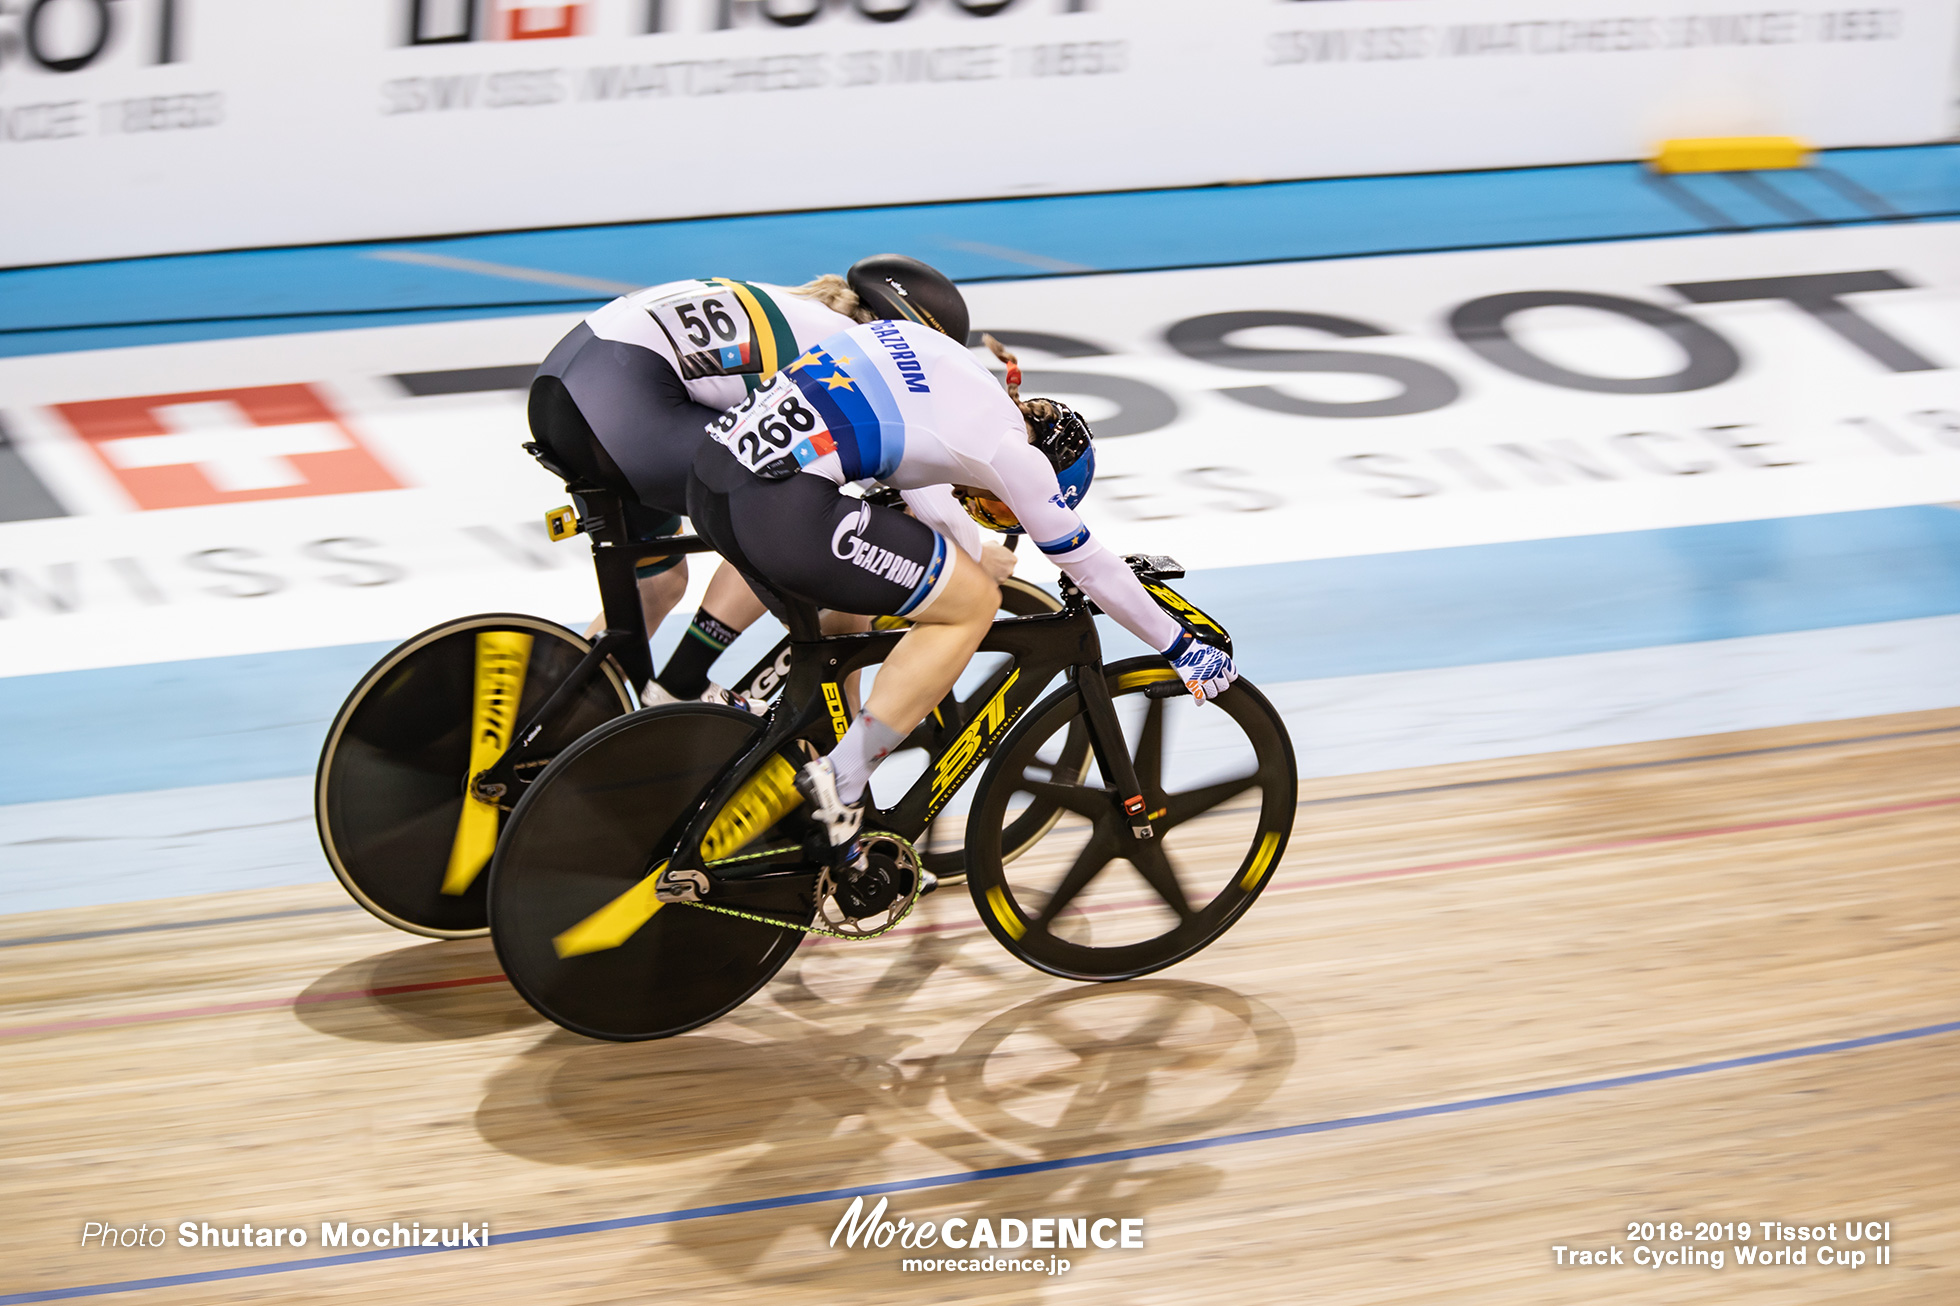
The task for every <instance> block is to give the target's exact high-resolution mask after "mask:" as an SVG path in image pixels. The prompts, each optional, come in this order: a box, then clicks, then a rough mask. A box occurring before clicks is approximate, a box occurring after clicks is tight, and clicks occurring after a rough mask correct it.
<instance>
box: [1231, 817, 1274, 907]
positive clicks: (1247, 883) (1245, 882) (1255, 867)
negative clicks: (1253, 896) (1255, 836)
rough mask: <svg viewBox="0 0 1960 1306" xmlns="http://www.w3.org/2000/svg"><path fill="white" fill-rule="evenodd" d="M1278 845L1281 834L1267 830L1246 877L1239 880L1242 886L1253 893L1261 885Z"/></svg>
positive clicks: (1247, 869) (1247, 868)
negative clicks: (1260, 882)
mask: <svg viewBox="0 0 1960 1306" xmlns="http://www.w3.org/2000/svg"><path fill="white" fill-rule="evenodd" d="M1278 847H1279V834H1278V833H1277V832H1275V831H1272V830H1268V831H1266V836H1265V837H1264V838H1263V839H1261V840H1260V841H1259V851H1258V853H1256V854H1255V855H1254V856H1253V858H1252V865H1250V866H1248V867H1246V871H1245V877H1244V878H1243V879H1241V880H1240V881H1239V887H1240V888H1242V889H1244V890H1245V891H1246V892H1247V893H1251V892H1252V891H1253V890H1254V889H1256V888H1258V887H1259V881H1261V880H1263V879H1265V878H1266V870H1267V868H1268V867H1270V866H1271V865H1272V864H1273V852H1274V851H1275V850H1276V849H1277V848H1278Z"/></svg>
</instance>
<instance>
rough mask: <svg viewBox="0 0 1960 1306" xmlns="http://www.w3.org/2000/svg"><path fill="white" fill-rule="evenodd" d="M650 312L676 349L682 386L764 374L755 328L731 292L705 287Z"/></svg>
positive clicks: (657, 305)
mask: <svg viewBox="0 0 1960 1306" xmlns="http://www.w3.org/2000/svg"><path fill="white" fill-rule="evenodd" d="M644 307H645V308H646V311H647V314H648V315H649V316H650V317H652V318H653V320H654V322H655V323H656V324H657V325H658V326H659V327H660V329H661V331H663V332H664V333H666V336H667V341H668V343H669V344H671V345H673V347H674V357H675V358H677V359H679V360H680V373H681V379H682V380H684V381H698V380H700V379H701V378H702V377H707V376H740V375H742V374H743V373H747V372H760V371H761V370H762V355H761V351H760V350H759V349H757V348H756V341H755V324H754V323H753V322H751V321H750V320H749V311H748V309H747V308H745V307H744V306H743V304H742V301H741V300H740V299H739V298H737V297H736V295H735V292H734V291H733V290H730V289H728V288H727V287H726V286H713V285H709V284H707V283H705V282H704V283H702V284H701V285H700V288H699V289H698V290H688V291H683V292H681V293H680V294H676V295H668V296H667V297H666V298H665V299H656V300H654V301H653V302H652V303H651V304H647V305H644Z"/></svg>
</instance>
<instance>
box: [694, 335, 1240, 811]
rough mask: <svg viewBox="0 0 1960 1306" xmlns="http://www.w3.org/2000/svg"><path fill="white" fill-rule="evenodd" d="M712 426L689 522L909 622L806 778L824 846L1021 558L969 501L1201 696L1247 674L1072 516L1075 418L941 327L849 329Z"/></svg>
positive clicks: (719, 541) (721, 545)
mask: <svg viewBox="0 0 1960 1306" xmlns="http://www.w3.org/2000/svg"><path fill="white" fill-rule="evenodd" d="M1001 352H1003V353H1004V351H1001ZM1008 361H1009V364H1010V366H1009V380H1010V385H1013V386H1016V387H1018V382H1019V375H1018V368H1015V367H1014V366H1013V365H1012V361H1011V356H1010V357H1009V360H1008ZM1071 432H1074V433H1075V434H1076V438H1075V439H1074V440H1073V441H1071V440H1070V438H1069V435H1070V433H1071ZM710 434H711V435H712V436H713V443H711V444H707V445H704V446H703V447H702V450H701V452H700V454H699V455H698V456H697V457H696V459H695V464H694V476H693V479H692V480H691V482H690V484H689V488H688V514H689V516H690V517H692V518H693V520H694V523H695V526H696V528H697V529H698V530H700V531H701V533H702V534H703V535H704V536H706V537H707V538H708V539H709V540H710V541H711V542H712V543H714V545H715V547H716V548H717V549H718V550H719V551H720V552H721V553H722V555H723V556H724V557H726V558H728V559H729V560H730V561H731V562H733V563H735V565H736V566H737V567H739V568H741V569H742V570H743V572H744V573H745V574H746V575H748V576H749V578H750V580H751V581H752V582H754V583H755V584H756V585H757V586H758V588H759V590H760V591H765V592H766V591H775V592H778V593H787V594H790V595H794V596H796V597H800V598H802V599H805V600H806V601H809V602H812V603H815V604H817V605H818V606H821V607H829V608H834V609H837V610H840V611H845V612H859V613H880V612H892V613H897V614H899V615H901V616H905V617H908V618H910V619H911V621H912V622H913V623H914V625H913V628H912V629H911V630H910V631H908V632H907V633H906V635H905V637H904V638H903V639H902V640H901V641H900V642H899V645H898V647H897V648H896V649H894V650H893V652H892V655H891V657H890V658H889V659H887V660H886V662H885V664H884V666H883V667H882V668H881V669H880V671H879V673H878V678H877V680H876V682H875V683H874V685H873V687H872V693H871V697H870V700H869V701H868V702H867V703H866V704H865V709H864V711H863V712H862V713H861V714H860V715H859V717H858V719H857V720H856V721H855V722H854V723H852V725H851V727H850V729H849V731H847V732H846V734H845V736H844V738H843V739H842V740H840V741H839V743H838V745H837V747H836V749H835V750H834V751H833V752H831V753H830V754H829V755H828V756H827V757H824V758H820V759H818V760H816V761H815V762H812V763H810V764H808V765H807V766H805V767H804V769H803V773H802V775H801V776H799V779H798V786H799V788H801V789H802V790H803V791H804V793H805V796H806V797H808V798H809V799H810V801H811V802H812V804H813V805H814V806H815V807H816V809H817V813H818V815H819V817H820V818H822V819H823V820H825V821H826V823H827V824H828V825H829V828H830V835H831V842H832V843H833V845H839V846H841V845H843V844H846V843H848V842H849V841H850V839H851V838H852V837H853V836H854V835H855V833H856V830H857V827H858V824H859V822H860V821H861V819H862V813H863V802H864V792H865V788H866V785H867V784H868V782H869V780H870V776H871V772H872V771H873V770H874V769H875V768H876V766H877V764H878V763H879V762H880V761H881V760H883V758H884V757H885V755H886V754H887V753H889V752H890V751H891V750H892V749H893V748H894V747H896V746H897V744H898V743H899V741H901V740H903V739H904V738H905V736H906V735H907V734H909V733H910V732H911V730H912V729H913V727H915V726H916V725H917V724H918V723H919V722H920V721H921V720H923V719H924V717H925V714H926V712H927V711H928V710H930V708H931V707H932V705H933V704H935V703H937V702H938V701H939V700H940V699H941V698H942V697H943V696H944V695H945V694H946V692H947V691H948V690H950V689H951V688H952V686H953V683H954V682H955V681H956V680H957V679H958V678H959V675H960V672H961V671H962V670H963V669H964V668H965V666H966V663H967V660H968V659H969V658H970V657H971V656H972V654H973V652H974V650H975V649H976V648H977V647H978V646H979V643H980V640H981V638H982V637H983V636H984V635H985V633H986V630H987V626H988V625H989V624H990V623H991V622H992V620H993V616H994V613H995V611H996V610H997V608H998V606H999V597H1000V596H999V589H998V586H997V582H998V581H999V580H1000V579H1002V578H1004V577H1005V576H1006V575H1007V574H1008V573H1009V572H1010V571H1011V570H1012V568H1013V555H1012V554H1011V553H1009V552H1008V551H1007V550H1005V549H1003V548H1001V547H1000V546H999V545H993V544H986V543H983V537H982V535H981V532H980V528H979V526H978V525H977V524H976V523H975V521H974V519H973V518H972V517H971V516H969V515H968V514H969V509H966V508H963V507H962V506H961V499H962V498H964V499H966V500H967V501H969V502H972V503H975V504H976V505H977V506H978V508H979V510H980V511H983V512H987V513H988V514H989V516H990V517H993V518H995V519H998V518H999V517H1000V516H1001V515H1002V514H1001V511H1000V510H1002V509H1004V510H1005V512H1006V513H1007V514H1011V518H1013V519H1018V522H1019V524H1020V526H1021V527H1022V528H1023V529H1025V530H1026V531H1027V533H1028V535H1029V536H1030V538H1032V539H1033V540H1034V541H1035V545H1036V547H1037V548H1039V549H1040V550H1041V551H1042V553H1044V554H1045V555H1047V556H1048V558H1049V559H1050V560H1051V561H1053V562H1054V563H1055V564H1056V565H1057V566H1058V567H1060V568H1061V569H1062V570H1063V571H1065V572H1067V573H1068V575H1069V577H1070V578H1071V579H1072V580H1073V581H1074V582H1075V583H1076V584H1077V585H1079V586H1080V587H1081V588H1082V590H1083V592H1084V593H1086V594H1087V595H1088V596H1089V597H1090V598H1092V599H1094V600H1095V601H1096V603H1097V604H1098V605H1099V606H1101V608H1102V609H1103V611H1104V612H1106V613H1108V614H1109V615H1110V616H1111V617H1113V618H1114V619H1115V620H1116V621H1117V622H1118V623H1119V624H1121V625H1122V626H1123V627H1124V628H1126V629H1127V630H1129V631H1130V632H1131V633H1132V634H1134V635H1136V636H1137V637H1138V638H1139V639H1142V640H1143V641H1144V642H1145V643H1146V644H1148V645H1149V646H1150V647H1152V648H1155V649H1159V650H1161V651H1162V652H1163V654H1164V656H1165V657H1166V658H1168V659H1170V660H1171V661H1172V663H1173V664H1174V665H1175V666H1176V668H1177V670H1178V672H1179V674H1180V675H1181V676H1182V678H1183V679H1184V680H1185V682H1186V684H1187V686H1188V687H1189V688H1190V689H1191V691H1192V692H1193V694H1195V695H1196V696H1197V697H1198V698H1199V699H1200V701H1203V700H1206V699H1210V698H1213V697H1216V696H1217V695H1218V694H1219V693H1220V692H1221V691H1223V690H1224V689H1225V688H1226V687H1227V686H1228V685H1230V684H1231V682H1232V681H1233V680H1235V679H1236V678H1237V676H1238V672H1237V669H1236V668H1235V667H1234V666H1233V664H1232V660H1231V658H1230V657H1229V656H1228V655H1227V654H1226V653H1224V652H1223V651H1222V650H1220V649H1217V648H1213V647H1211V646H1209V645H1206V644H1203V643H1199V642H1196V641H1195V640H1194V638H1193V636H1192V634H1191V632H1189V631H1188V630H1186V629H1185V628H1184V627H1183V626H1182V625H1181V624H1179V623H1178V622H1177V621H1176V620H1175V619H1174V618H1172V617H1171V616H1169V615H1168V614H1167V613H1165V612H1164V610H1163V609H1162V608H1160V607H1158V606H1157V604H1156V602H1155V601H1154V600H1153V599H1152V598H1151V597H1150V595H1149V594H1148V593H1147V592H1146V591H1145V590H1144V588H1143V585H1142V583H1141V582H1139V581H1138V580H1137V578H1136V575H1135V573H1134V572H1132V571H1131V570H1130V567H1129V564H1127V563H1126V562H1124V561H1123V559H1122V558H1121V557H1120V556H1118V555H1117V554H1115V553H1112V552H1110V551H1109V550H1107V549H1105V548H1104V547H1103V545H1102V544H1101V542H1100V541H1098V540H1097V539H1095V537H1094V536H1093V535H1091V533H1090V531H1089V528H1088V527H1087V526H1086V525H1084V524H1083V522H1082V519H1081V517H1080V516H1078V515H1077V513H1076V510H1075V504H1076V503H1077V502H1079V500H1080V496H1081V493H1082V491H1084V490H1086V488H1087V485H1088V480H1089V477H1090V476H1091V475H1092V474H1093V468H1094V453H1093V450H1092V449H1091V448H1090V447H1089V433H1088V428H1087V425H1086V424H1085V423H1083V422H1082V420H1081V418H1080V417H1078V416H1076V415H1075V414H1074V413H1071V412H1069V411H1068V410H1067V409H1066V408H1064V407H1063V406H1062V405H1060V404H1056V403H1054V402H1053V401H1051V400H1030V401H1028V402H1027V403H1026V404H1017V397H1016V396H1013V395H1010V394H1009V393H1007V392H1005V391H1003V390H1002V388H1001V385H1000V382H998V381H997V380H995V378H994V377H993V375H992V374H991V373H990V372H988V371H987V370H986V369H985V368H984V367H982V366H981V365H980V364H979V363H978V362H977V361H976V360H975V359H974V358H973V356H972V355H971V354H970V353H968V352H967V350H966V349H964V348H962V347H961V346H960V344H959V343H957V342H955V341H953V340H950V339H947V338H946V337H945V336H943V335H940V334H938V333H936V332H933V331H930V330H926V329H924V328H921V327H919V326H917V325H914V324H912V323H908V322H890V321H879V322H871V323H868V324H866V325H863V326H857V327H853V328H851V329H850V330H848V331H843V332H840V333H838V334H837V335H834V336H831V337H829V338H828V339H826V340H824V341H823V342H822V343H821V344H819V345H818V346H816V347H815V348H814V349H811V350H810V351H809V352H807V353H805V354H803V355H802V356H801V357H799V358H797V359H796V360H795V361H794V362H792V363H790V364H789V365H787V366H786V367H785V368H784V369H783V371H782V372H781V374H779V375H778V376H777V377H776V378H775V379H774V380H772V381H771V382H770V383H769V384H768V385H767V386H764V387H763V388H762V389H760V390H758V391H756V392H755V393H754V394H753V395H751V396H749V398H748V399H747V400H745V401H744V402H743V403H742V404H741V405H740V406H738V407H737V408H735V409H734V410H733V411H731V412H729V413H728V414H726V415H725V416H723V417H722V418H721V419H720V420H719V421H718V422H716V423H715V424H714V426H713V427H711V428H710ZM1057 462H1061V464H1062V465H1061V466H1059V467H1058V466H1057V465H1056V464H1057ZM874 483H882V484H884V485H889V486H891V487H893V488H894V489H897V490H899V491H900V492H901V493H902V494H903V496H904V499H905V502H906V504H907V506H908V507H909V508H910V509H911V510H912V514H913V515H912V516H909V517H908V516H907V515H905V514H904V513H901V512H898V511H896V510H894V509H890V508H882V507H877V506H874V505H872V504H869V503H866V502H864V501H863V500H861V499H857V498H854V497H851V496H847V495H845V494H844V493H843V489H844V487H845V486H846V485H858V486H868V485H871V484H874ZM956 491H957V492H958V494H957V497H956ZM989 500H991V501H993V505H992V508H989V507H987V506H986V501H989ZM1007 524H1010V525H1011V524H1012V521H1009V522H1008V523H1007Z"/></svg>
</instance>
